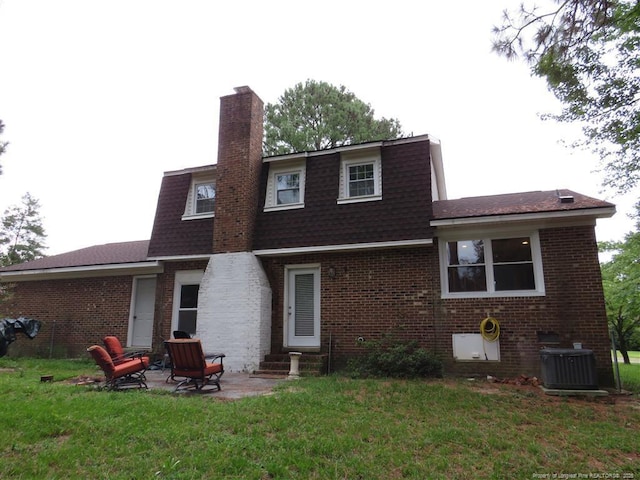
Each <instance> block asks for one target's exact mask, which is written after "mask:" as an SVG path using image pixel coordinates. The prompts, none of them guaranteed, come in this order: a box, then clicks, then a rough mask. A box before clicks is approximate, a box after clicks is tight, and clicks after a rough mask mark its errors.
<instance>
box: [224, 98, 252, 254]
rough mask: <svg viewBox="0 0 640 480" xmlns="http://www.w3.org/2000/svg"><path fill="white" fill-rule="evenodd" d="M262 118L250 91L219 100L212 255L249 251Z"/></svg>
mask: <svg viewBox="0 0 640 480" xmlns="http://www.w3.org/2000/svg"><path fill="white" fill-rule="evenodd" d="M245 88H246V87H245ZM262 119H263V103H262V100H260V99H259V98H258V96H257V95H256V94H255V93H253V92H252V91H251V90H247V91H244V90H242V91H241V92H239V93H236V94H235V95H229V96H227V97H223V98H222V99H221V102H220V131H219V140H218V164H217V178H216V205H215V221H214V230H213V251H214V252H215V253H225V252H248V251H251V248H252V245H253V236H254V230H255V220H256V214H257V209H258V194H259V190H260V187H259V182H260V173H261V170H262V128H263V127H262Z"/></svg>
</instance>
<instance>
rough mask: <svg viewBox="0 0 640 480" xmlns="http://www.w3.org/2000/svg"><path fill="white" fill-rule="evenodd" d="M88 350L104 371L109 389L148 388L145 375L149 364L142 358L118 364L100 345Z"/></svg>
mask: <svg viewBox="0 0 640 480" xmlns="http://www.w3.org/2000/svg"><path fill="white" fill-rule="evenodd" d="M87 352H89V354H90V355H91V356H92V357H93V359H94V360H95V362H96V364H97V365H98V366H99V367H100V368H101V369H102V371H103V372H104V375H105V377H106V379H107V388H108V389H109V390H118V389H121V388H129V387H138V388H148V387H147V383H146V381H145V380H146V379H145V377H144V372H145V370H146V369H147V366H146V365H145V364H144V362H143V361H142V359H141V358H137V359H133V360H131V361H128V362H123V363H120V364H118V365H116V364H115V363H113V360H112V359H111V356H110V355H109V353H107V351H106V350H105V349H104V348H102V347H101V346H100V345H93V346H91V347H89V348H88V349H87Z"/></svg>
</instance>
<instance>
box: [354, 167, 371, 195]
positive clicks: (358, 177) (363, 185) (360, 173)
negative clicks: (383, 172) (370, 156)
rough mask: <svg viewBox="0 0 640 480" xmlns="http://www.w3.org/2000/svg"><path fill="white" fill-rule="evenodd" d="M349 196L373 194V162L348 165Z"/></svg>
mask: <svg viewBox="0 0 640 480" xmlns="http://www.w3.org/2000/svg"><path fill="white" fill-rule="evenodd" d="M347 168H348V170H349V173H348V176H349V179H348V182H349V197H363V196H365V195H373V194H375V177H374V173H373V172H374V170H373V163H363V164H362V165H348V166H347Z"/></svg>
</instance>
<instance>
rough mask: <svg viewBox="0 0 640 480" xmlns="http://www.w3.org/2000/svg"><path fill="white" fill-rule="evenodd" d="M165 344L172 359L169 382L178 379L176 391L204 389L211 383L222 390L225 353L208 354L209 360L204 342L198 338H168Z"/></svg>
mask: <svg viewBox="0 0 640 480" xmlns="http://www.w3.org/2000/svg"><path fill="white" fill-rule="evenodd" d="M164 345H165V348H166V349H167V353H168V354H169V359H170V360H171V375H169V377H168V378H167V382H169V381H170V380H173V381H178V385H176V388H175V390H174V392H177V391H178V390H180V389H181V388H183V389H185V388H195V389H196V390H202V388H203V387H204V386H206V385H209V384H213V385H215V386H216V387H218V390H220V377H222V374H223V373H224V366H223V365H222V359H223V358H224V357H225V355H224V354H223V353H220V354H215V355H211V356H208V357H209V358H210V361H207V358H206V357H205V354H204V352H203V350H202V343H200V340H199V339H197V338H188V339H183V338H179V339H174V340H166V341H165V342H164Z"/></svg>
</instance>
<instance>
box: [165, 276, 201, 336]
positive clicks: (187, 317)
mask: <svg viewBox="0 0 640 480" xmlns="http://www.w3.org/2000/svg"><path fill="white" fill-rule="evenodd" d="M203 275H204V272H202V271H200V270H191V271H179V272H176V276H175V283H174V290H173V318H172V320H171V331H174V330H182V331H184V332H187V333H189V334H190V335H195V333H196V330H197V320H198V294H199V292H200V282H201V281H202V277H203Z"/></svg>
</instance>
